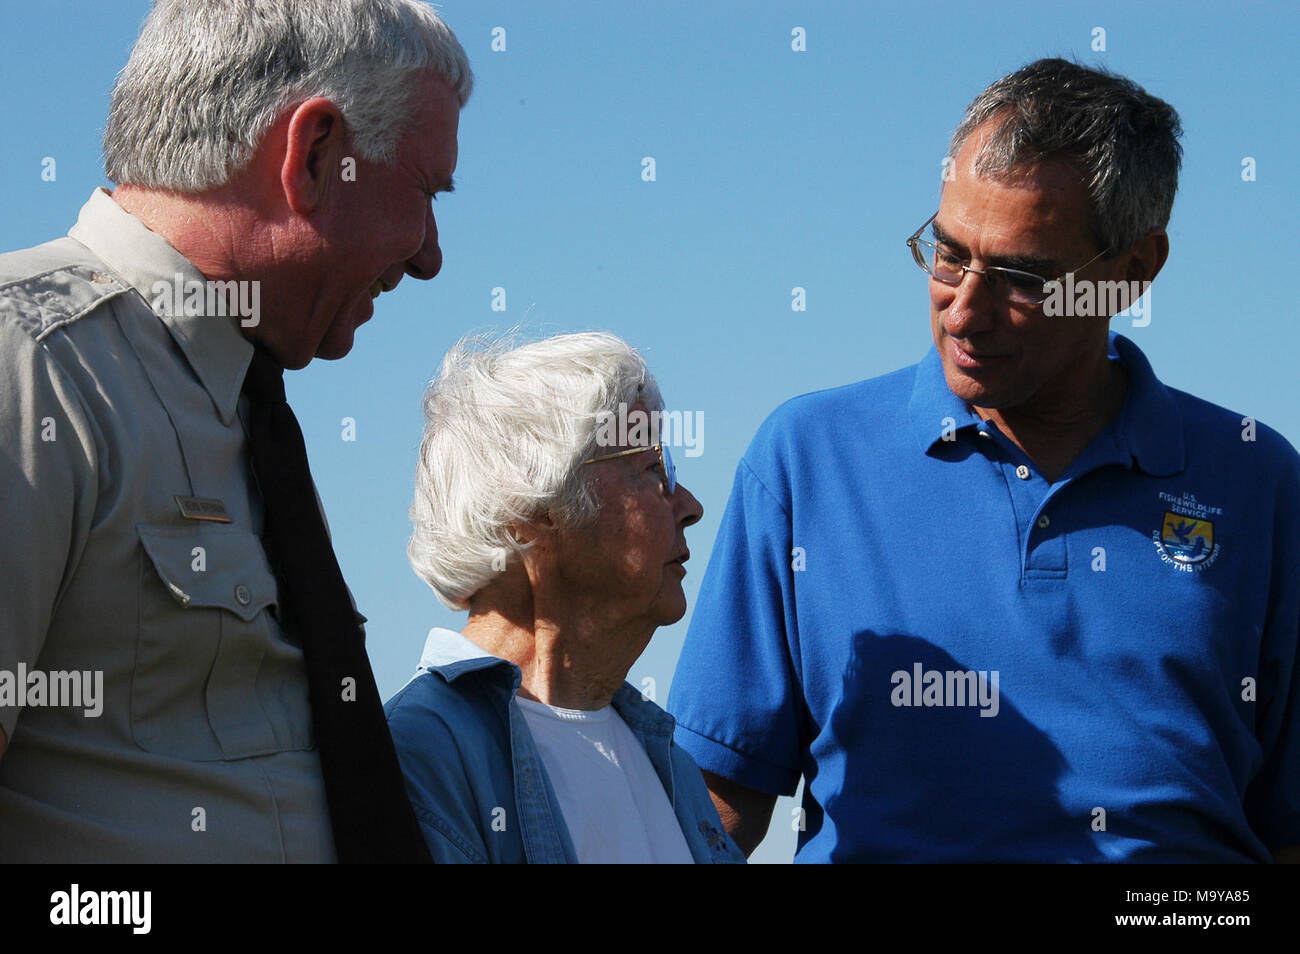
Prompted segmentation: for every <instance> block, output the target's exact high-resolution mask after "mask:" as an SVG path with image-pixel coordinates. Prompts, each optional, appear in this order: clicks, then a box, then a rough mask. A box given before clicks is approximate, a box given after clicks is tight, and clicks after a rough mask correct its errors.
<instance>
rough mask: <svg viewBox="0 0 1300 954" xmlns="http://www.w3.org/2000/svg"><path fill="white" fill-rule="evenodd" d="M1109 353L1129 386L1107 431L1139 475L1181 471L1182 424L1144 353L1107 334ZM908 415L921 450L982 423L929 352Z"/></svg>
mask: <svg viewBox="0 0 1300 954" xmlns="http://www.w3.org/2000/svg"><path fill="white" fill-rule="evenodd" d="M1109 353H1110V356H1111V358H1112V359H1114V360H1117V361H1120V362H1121V363H1122V364H1123V365H1124V369H1125V370H1126V371H1127V372H1128V376H1129V382H1128V396H1127V397H1126V398H1125V400H1124V406H1123V408H1121V409H1120V412H1119V414H1118V415H1117V416H1116V418H1115V420H1114V421H1112V422H1111V423H1110V424H1109V425H1108V427H1107V431H1109V432H1110V433H1111V435H1112V437H1113V439H1114V441H1115V443H1116V445H1117V446H1118V447H1120V448H1122V449H1123V450H1124V451H1125V452H1126V453H1127V454H1128V455H1129V456H1130V457H1131V459H1132V461H1133V463H1135V464H1136V465H1137V466H1138V467H1139V468H1140V469H1141V470H1143V471H1144V472H1146V473H1148V474H1151V475H1153V476H1157V477H1168V476H1171V475H1173V474H1177V473H1180V472H1181V471H1182V470H1183V468H1184V466H1185V464H1186V460H1185V448H1184V446H1183V420H1182V414H1181V412H1180V411H1179V410H1178V404H1177V402H1176V401H1175V400H1174V397H1173V395H1172V394H1170V393H1169V389H1168V388H1166V387H1165V386H1164V385H1163V384H1161V383H1160V381H1159V380H1158V379H1157V378H1156V376H1155V372H1153V371H1152V370H1151V364H1150V362H1149V361H1147V359H1146V355H1144V354H1143V353H1142V351H1141V350H1140V349H1139V348H1138V346H1137V345H1135V344H1134V343H1133V342H1131V341H1129V340H1128V339H1127V338H1125V337H1124V336H1123V335H1119V334H1116V333H1115V332H1113V331H1112V332H1110V344H1109ZM907 411H908V418H909V420H910V422H911V426H912V432H913V434H914V435H915V436H916V439H917V441H918V442H919V443H920V446H921V449H922V450H923V451H926V452H929V450H930V448H932V447H933V446H934V445H935V443H936V442H938V441H940V440H942V439H943V437H944V434H945V433H947V434H952V433H955V432H960V431H963V430H965V429H966V428H970V427H976V428H978V427H979V426H980V425H981V423H982V421H981V420H980V417H979V415H977V414H976V413H975V412H974V411H972V410H971V408H970V407H969V406H968V405H967V404H966V402H965V401H963V400H961V398H959V397H957V395H955V394H953V393H952V391H951V390H950V389H949V387H948V381H947V378H946V377H945V376H944V373H943V361H942V360H941V359H940V357H939V352H938V351H937V350H936V349H934V348H931V349H930V350H929V352H928V353H927V354H926V356H925V358H924V359H923V360H922V361H921V363H920V364H918V365H917V366H916V378H915V380H914V382H913V385H912V396H911V398H910V399H909V401H908V407H907ZM951 439H952V438H949V440H951Z"/></svg>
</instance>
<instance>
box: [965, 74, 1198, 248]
mask: <svg viewBox="0 0 1300 954" xmlns="http://www.w3.org/2000/svg"><path fill="white" fill-rule="evenodd" d="M990 120H999V122H998V125H997V126H996V128H995V129H994V130H993V134H992V135H991V136H990V137H989V138H988V139H987V140H986V141H985V143H984V145H983V148H982V149H981V151H980V153H979V155H978V156H976V158H975V171H976V173H977V174H979V175H985V176H995V177H1003V176H1014V175H1015V173H1016V172H1017V171H1019V170H1022V169H1024V168H1025V167H1027V166H1031V165H1033V164H1034V163H1037V162H1039V161H1040V160H1043V159H1048V158H1063V159H1066V160H1068V161H1070V162H1072V163H1073V164H1074V165H1075V166H1076V167H1077V168H1078V170H1079V172H1080V174H1081V176H1082V178H1083V182H1084V185H1085V187H1086V188H1087V190H1088V198H1089V201H1090V204H1091V207H1092V217H1093V221H1092V229H1093V231H1094V233H1095V237H1096V240H1097V243H1098V244H1099V245H1100V246H1101V247H1102V248H1105V249H1109V254H1110V255H1116V254H1118V253H1120V252H1123V251H1126V250H1127V249H1129V248H1131V247H1132V246H1133V245H1134V243H1136V242H1137V241H1138V240H1139V239H1141V238H1142V237H1143V236H1145V235H1146V234H1147V233H1149V232H1151V231H1152V230H1153V229H1162V228H1164V227H1165V226H1166V225H1167V224H1168V223H1169V213H1170V211H1171V210H1172V209H1173V205H1174V193H1175V192H1177V191H1178V169H1179V166H1180V164H1181V162H1182V154H1183V150H1182V147H1181V146H1180V145H1179V144H1178V137H1179V136H1181V135H1182V126H1181V125H1180V124H1179V121H1178V113H1177V112H1175V111H1174V108H1173V107H1172V106H1170V105H1169V104H1168V103H1166V102H1165V101H1164V100H1160V99H1156V97H1154V96H1151V95H1149V94H1148V93H1147V92H1146V91H1145V90H1144V89H1142V87H1140V86H1138V85H1137V84H1136V83H1134V82H1133V81H1132V80H1129V79H1125V78H1124V77H1122V76H1115V75H1114V74H1112V73H1107V72H1105V71H1103V70H1093V69H1088V68H1087V67H1084V66H1080V65H1078V64H1077V63H1070V62H1068V61H1066V60H1061V59H1045V60H1038V61H1037V62H1034V63H1030V64H1029V65H1028V66H1026V67H1024V68H1022V69H1020V70H1018V71H1016V72H1015V73H1012V74H1011V75H1010V76H1006V77H1003V78H1002V79H1000V80H998V81H997V82H996V83H994V84H993V85H992V86H990V87H989V88H988V89H986V90H985V91H984V92H982V93H980V95H979V96H977V97H976V98H975V101H974V102H972V103H971V104H970V106H968V107H967V108H966V115H965V117H964V118H963V119H962V121H961V125H959V126H958V127H957V130H956V131H955V132H954V133H953V134H952V142H951V143H950V144H949V146H948V155H949V157H951V158H953V159H956V157H957V153H958V152H959V151H960V150H961V147H962V146H963V145H964V144H965V142H966V140H967V139H968V138H969V137H970V135H971V133H973V132H974V131H975V130H976V129H977V128H979V127H980V126H982V125H983V124H984V123H986V122H989V121H990Z"/></svg>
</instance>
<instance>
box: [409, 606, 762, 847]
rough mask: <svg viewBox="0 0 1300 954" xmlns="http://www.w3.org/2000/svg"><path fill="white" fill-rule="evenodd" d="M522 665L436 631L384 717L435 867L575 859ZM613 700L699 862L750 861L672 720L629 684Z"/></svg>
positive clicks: (462, 637) (447, 633) (459, 638)
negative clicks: (530, 714)
mask: <svg viewBox="0 0 1300 954" xmlns="http://www.w3.org/2000/svg"><path fill="white" fill-rule="evenodd" d="M520 679H521V676H520V672H519V667H518V666H516V665H514V664H513V663H510V662H507V661H506V660H504V659H498V658H497V657H495V656H491V655H488V653H487V652H485V651H484V650H483V649H482V648H481V647H479V646H477V645H475V644H474V643H472V642H470V641H469V640H468V639H466V638H465V637H464V636H462V635H461V634H460V633H455V632H452V631H451V630H447V629H433V630H431V631H430V632H429V639H428V641H427V642H426V643H425V647H424V655H423V656H422V657H421V659H420V666H419V668H418V669H417V670H416V673H415V675H414V676H413V677H412V678H411V681H410V682H408V683H407V684H406V685H405V686H404V687H403V688H402V689H401V690H400V691H399V692H398V693H397V694H396V695H395V696H393V698H391V699H389V700H388V703H387V704H386V705H385V706H384V711H385V712H386V713H387V714H388V728H389V730H390V731H391V732H392V735H393V744H394V745H395V746H396V748H397V757H398V760H399V761H400V762H401V765H402V773H403V774H404V775H405V777H406V791H407V794H408V795H409V796H410V798H411V804H412V805H413V806H414V808H415V814H416V817H417V818H418V819H419V820H420V828H421V830H422V831H423V832H424V840H425V841H426V842H428V845H429V850H430V851H431V852H432V853H433V859H434V861H436V862H438V863H442V864H447V863H458V862H459V863H465V862H477V863H524V862H527V863H529V864H563V863H576V862H577V860H578V856H577V853H576V852H575V851H574V848H573V841H572V840H571V839H570V837H569V829H568V827H567V826H566V825H565V823H564V815H563V813H562V812H561V809H560V804H559V801H558V800H557V799H556V797H555V792H554V790H553V789H552V787H551V782H550V779H549V778H548V776H547V774H546V768H545V767H544V766H543V765H542V759H541V755H540V754H539V753H538V751H537V745H536V743H535V742H534V741H533V736H532V733H531V732H530V731H529V730H528V725H527V723H526V722H525V721H524V714H523V711H522V710H521V709H520V708H519V706H518V705H517V704H516V703H515V693H516V692H517V691H518V690H519V684H520ZM612 705H613V706H614V709H615V711H616V712H618V714H619V715H620V716H621V717H622V719H623V721H624V722H625V723H627V727H628V728H629V729H631V730H632V734H633V735H635V736H636V737H637V739H638V741H640V743H641V745H642V746H643V747H644V748H645V752H646V755H647V756H649V758H650V763H651V764H652V765H653V766H654V769H655V773H656V774H657V775H658V776H659V779H660V781H661V782H663V786H664V792H665V793H666V794H667V796H668V801H669V802H670V803H672V806H673V812H674V814H675V815H676V816H677V821H678V823H679V824H680V825H681V826H682V834H683V835H684V836H685V838H686V844H687V846H688V847H689V848H690V852H691V857H693V858H694V859H695V862H696V863H697V864H743V863H744V862H745V856H744V855H743V854H742V853H741V851H740V849H739V848H737V847H736V845H735V843H734V842H733V841H732V840H731V838H730V837H729V836H728V835H727V833H726V831H725V830H724V829H723V827H722V822H721V821H720V820H719V818H718V812H717V809H716V808H714V806H713V801H712V800H711V799H710V798H709V792H708V789H707V788H706V787H705V785H704V777H703V776H702V775H701V774H700V770H699V767H698V766H697V765H696V764H695V762H694V760H693V759H692V758H691V757H690V756H689V755H687V754H686V751H685V750H684V749H682V748H680V747H678V746H677V745H676V744H675V743H674V742H673V728H674V726H675V724H676V723H675V722H674V720H673V717H672V716H670V715H669V714H668V713H667V712H665V711H664V710H663V709H661V708H659V707H658V706H657V705H655V704H654V703H653V702H649V701H647V700H645V699H643V698H642V696H641V693H640V692H638V691H637V690H636V689H635V688H633V687H632V686H630V685H629V684H627V683H623V685H622V686H621V687H619V689H618V691H617V692H615V693H614V698H613V700H612Z"/></svg>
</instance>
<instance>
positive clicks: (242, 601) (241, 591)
mask: <svg viewBox="0 0 1300 954" xmlns="http://www.w3.org/2000/svg"><path fill="white" fill-rule="evenodd" d="M235 599H236V600H238V601H239V605H240V606H247V605H248V604H249V603H251V602H253V594H252V593H250V592H248V587H246V586H245V585H244V584H243V583H240V584H239V585H238V586H237V587H235Z"/></svg>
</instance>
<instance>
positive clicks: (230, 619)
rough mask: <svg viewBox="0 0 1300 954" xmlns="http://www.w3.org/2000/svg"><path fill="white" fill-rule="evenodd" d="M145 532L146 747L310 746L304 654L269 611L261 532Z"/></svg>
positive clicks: (205, 528)
mask: <svg viewBox="0 0 1300 954" xmlns="http://www.w3.org/2000/svg"><path fill="white" fill-rule="evenodd" d="M136 531H137V532H138V533H139V536H140V544H141V564H140V578H139V579H140V582H139V586H140V604H139V605H140V622H139V636H138V640H137V646H136V661H135V671H134V674H133V676H132V682H131V732H132V735H133V737H134V738H135V741H136V744H137V745H139V746H140V747H141V748H142V749H145V750H147V751H150V752H156V753H159V754H164V755H170V756H174V757H177V758H183V759H189V760H194V761H214V760H220V759H237V758H247V757H249V756H255V755H268V754H271V753H274V752H282V751H288V750H293V749H307V748H310V747H311V746H312V732H311V708H310V705H309V703H308V698H307V678H306V674H305V671H304V669H303V660H302V651H301V650H300V649H299V648H298V647H296V646H294V645H292V644H290V643H289V642H288V641H287V640H285V639H284V638H283V635H282V632H281V630H280V627H279V625H278V623H276V621H275V620H274V618H273V617H272V615H271V612H270V611H271V608H272V607H273V606H275V604H276V599H277V591H276V582H275V576H274V575H273V574H272V573H271V568H270V565H269V564H268V563H267V560H266V554H265V552H264V551H263V549H262V543H261V540H259V539H258V537H257V536H256V535H255V534H253V533H252V532H250V531H248V530H246V529H243V528H241V527H236V526H232V525H228V524H218V523H208V522H205V523H200V524H197V525H194V526H147V525H140V526H137V527H136Z"/></svg>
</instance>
